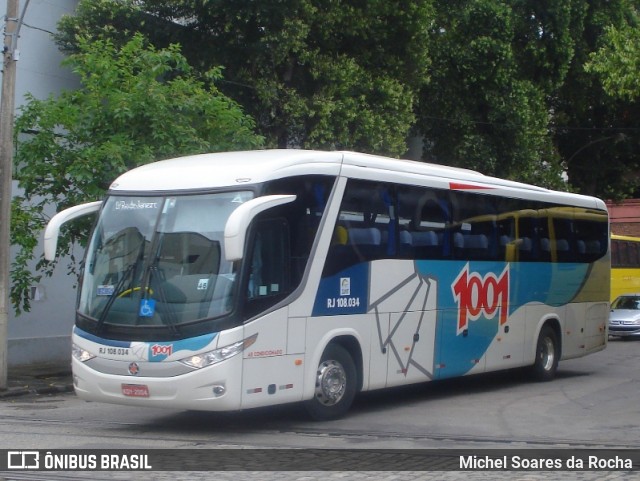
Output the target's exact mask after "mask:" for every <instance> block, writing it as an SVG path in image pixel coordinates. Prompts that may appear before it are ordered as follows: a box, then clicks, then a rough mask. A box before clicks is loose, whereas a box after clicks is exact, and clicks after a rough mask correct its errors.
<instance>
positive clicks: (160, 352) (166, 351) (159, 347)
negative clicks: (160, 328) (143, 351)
mask: <svg viewBox="0 0 640 481" xmlns="http://www.w3.org/2000/svg"><path fill="white" fill-rule="evenodd" d="M172 352H173V344H167V345H163V344H154V345H153V346H151V355H152V356H170V355H171V353H172Z"/></svg>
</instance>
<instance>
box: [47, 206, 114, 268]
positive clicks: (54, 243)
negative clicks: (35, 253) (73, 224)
mask: <svg viewBox="0 0 640 481" xmlns="http://www.w3.org/2000/svg"><path fill="white" fill-rule="evenodd" d="M101 205H102V201H101V200H99V201H96V202H89V203H87V204H80V205H76V206H73V207H69V208H68V209H65V210H63V211H61V212H58V213H57V214H56V215H54V216H53V217H52V218H51V220H50V221H49V223H48V224H47V228H46V229H45V231H44V258H45V259H46V260H48V261H52V260H54V259H55V258H56V248H57V247H58V236H59V234H60V227H62V224H64V223H66V222H69V221H70V220H73V219H77V218H78V217H84V216H85V215H89V214H93V213H94V212H97V211H98V210H100V206H101Z"/></svg>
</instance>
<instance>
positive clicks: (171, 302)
mask: <svg viewBox="0 0 640 481" xmlns="http://www.w3.org/2000/svg"><path fill="white" fill-rule="evenodd" d="M92 212H99V214H98V217H97V221H96V224H95V227H94V230H93V234H92V235H91V239H90V242H89V244H88V247H87V250H86V259H85V262H84V267H83V275H82V280H81V283H80V286H79V293H78V307H77V312H76V319H75V326H74V329H73V334H72V342H73V355H72V366H73V378H74V384H75V391H76V393H77V394H78V396H79V397H81V398H83V399H87V400H93V401H102V402H111V403H120V404H128V405H134V406H158V407H159V406H162V407H168V408H183V409H193V410H211V411H223V410H241V409H247V408H253V407H258V406H266V405H274V404H280V403H288V402H296V401H303V402H304V404H305V406H306V408H307V409H308V411H309V413H310V414H311V416H312V417H313V418H315V419H321V420H322V419H335V418H337V417H339V416H342V415H344V414H345V413H346V412H347V410H348V409H349V406H350V405H351V403H352V401H353V399H354V396H355V395H356V393H357V392H360V391H368V390H373V389H380V388H385V387H390V386H397V385H402V384H409V383H419V382H425V381H431V380H437V379H444V378H451V377H455V376H464V375H469V374H476V373H483V372H488V371H496V370H501V369H508V368H514V367H520V366H529V367H530V369H531V372H532V374H534V375H535V377H537V378H539V379H541V380H548V379H551V378H553V377H554V375H555V372H556V369H557V365H558V361H559V360H561V359H570V358H575V357H579V356H584V355H586V354H589V353H592V352H596V351H599V350H601V349H604V348H605V346H606V341H607V332H606V329H607V317H608V306H609V304H608V301H609V281H610V255H609V248H608V246H609V242H608V239H609V227H608V226H609V224H608V217H607V209H606V207H605V204H604V203H603V202H602V201H601V200H598V199H596V198H592V197H586V196H580V195H574V194H569V193H563V192H554V191H550V190H546V189H543V188H539V187H534V186H531V185H525V184H521V183H516V182H511V181H506V180H500V179H497V178H493V177H488V176H484V175H481V174H479V173H477V172H473V171H469V170H464V169H456V168H449V167H445V166H439V165H430V164H426V163H421V162H413V161H406V160H395V159H389V158H384V157H378V156H372V155H365V154H359V153H353V152H316V151H303V150H267V151H250V152H231V153H217V154H205V155H196V156H190V157H183V158H177V159H171V160H165V161H160V162H156V163H153V164H149V165H145V166H143V167H139V168H136V169H133V170H131V171H130V172H128V173H125V174H123V175H122V176H120V177H119V178H118V179H116V180H115V182H114V183H113V184H112V185H111V187H110V189H109V191H108V194H107V196H106V199H105V200H104V202H93V203H89V204H85V205H82V206H76V207H72V208H70V209H67V210H65V211H62V212H60V213H59V214H57V215H56V216H55V217H54V218H52V219H51V221H50V223H49V225H48V227H47V232H46V233H45V257H46V258H48V259H52V258H54V257H55V250H56V242H57V236H58V232H59V229H60V226H61V225H62V224H63V223H64V222H67V221H69V220H71V219H74V218H76V217H79V216H83V215H86V214H89V213H92Z"/></svg>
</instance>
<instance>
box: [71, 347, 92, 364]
mask: <svg viewBox="0 0 640 481" xmlns="http://www.w3.org/2000/svg"><path fill="white" fill-rule="evenodd" d="M71 354H72V355H73V357H75V358H76V359H77V360H78V361H80V362H87V361H88V360H90V359H93V358H94V357H96V355H95V354H93V353H91V352H89V351H87V350H86V349H82V348H81V347H80V346H78V345H76V344H74V345H73V346H72V347H71Z"/></svg>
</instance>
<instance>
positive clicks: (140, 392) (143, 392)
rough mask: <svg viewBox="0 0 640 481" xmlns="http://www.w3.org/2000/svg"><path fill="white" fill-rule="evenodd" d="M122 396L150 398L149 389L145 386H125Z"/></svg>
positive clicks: (123, 386)
mask: <svg viewBox="0 0 640 481" xmlns="http://www.w3.org/2000/svg"><path fill="white" fill-rule="evenodd" d="M122 394H124V395H125V396H127V397H149V387H148V386H146V385H144V384H123V385H122Z"/></svg>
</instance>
